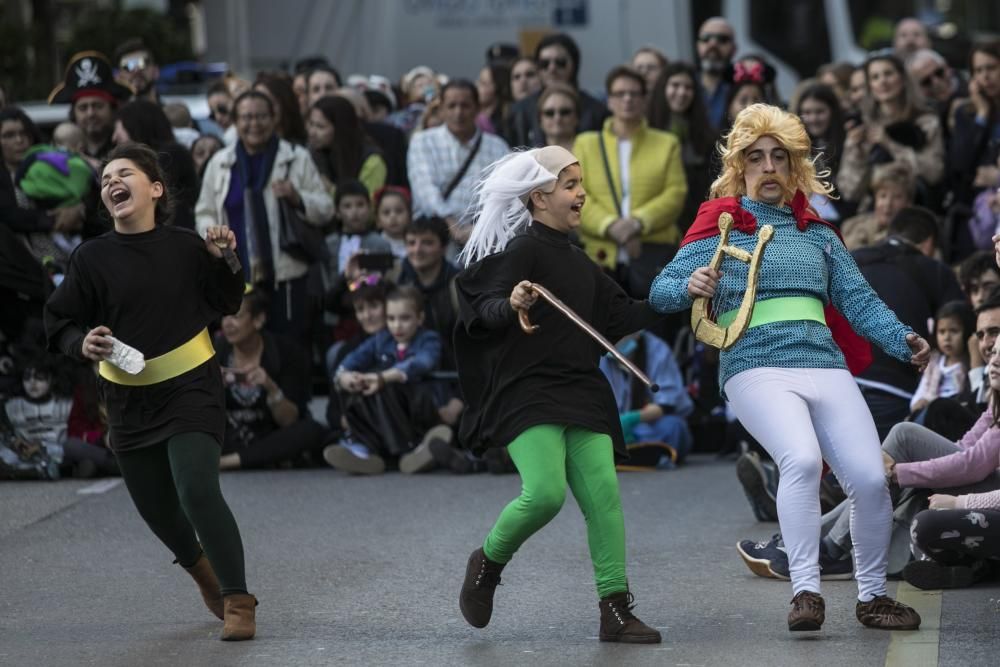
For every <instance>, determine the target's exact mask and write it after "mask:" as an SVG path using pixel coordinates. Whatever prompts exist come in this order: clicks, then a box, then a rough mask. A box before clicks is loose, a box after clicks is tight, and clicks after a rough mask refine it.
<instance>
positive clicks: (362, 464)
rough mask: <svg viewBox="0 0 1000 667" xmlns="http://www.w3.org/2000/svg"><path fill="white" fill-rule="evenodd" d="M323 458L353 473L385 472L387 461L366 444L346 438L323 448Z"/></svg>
mask: <svg viewBox="0 0 1000 667" xmlns="http://www.w3.org/2000/svg"><path fill="white" fill-rule="evenodd" d="M323 460H325V461H326V462H327V463H328V464H330V465H331V466H333V467H334V468H336V469H337V470H342V471H344V472H346V473H350V474H352V475H379V474H382V473H383V472H385V461H383V460H382V457H381V456H378V455H376V454H374V453H373V452H372V451H371V450H369V449H368V448H367V447H365V446H364V445H361V444H358V443H356V442H352V441H350V440H344V441H342V442H341V443H340V444H336V445H330V446H328V447H326V448H325V449H324V450H323Z"/></svg>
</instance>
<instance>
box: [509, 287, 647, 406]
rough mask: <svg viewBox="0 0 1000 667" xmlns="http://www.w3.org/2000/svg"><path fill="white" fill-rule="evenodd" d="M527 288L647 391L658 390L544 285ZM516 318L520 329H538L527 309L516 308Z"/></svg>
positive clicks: (526, 331) (531, 330)
mask: <svg viewBox="0 0 1000 667" xmlns="http://www.w3.org/2000/svg"><path fill="white" fill-rule="evenodd" d="M528 289H530V290H531V291H533V292H535V293H537V294H538V295H539V296H540V297H542V298H543V299H545V300H546V301H548V302H549V304H551V305H552V307H553V308H555V309H556V310H558V311H559V312H560V313H562V314H563V315H565V316H566V317H568V318H569V319H570V320H571V321H572V322H573V323H574V324H576V325H577V326H578V327H580V328H581V329H583V330H584V331H586V332H587V333H588V334H589V335H590V337H591V338H593V339H594V340H596V341H597V342H598V343H600V344H601V346H602V347H603V348H604V349H605V350H607V351H608V352H610V353H611V356H613V357H614V358H615V359H616V360H617V361H618V363H620V364H621V365H622V366H624V367H625V368H626V369H627V370H628V371H629V372H630V373H632V375H634V376H636V377H637V378H639V380H641V381H642V383H643V384H644V385H646V386H647V387H649V391H651V392H653V393H654V394H655V393H656V392H658V391H660V385H658V384H656V383H654V382H653V381H652V380H650V379H649V378H648V377H646V374H645V373H643V372H642V370H641V369H640V368H639V367H638V366H636V365H635V364H633V363H632V362H631V361H629V359H628V358H627V357H626V356H625V355H623V354H622V353H621V352H619V351H618V349H617V348H616V347H615V346H614V345H612V344H611V343H610V342H609V341H608V339H607V338H605V337H604V336H602V335H601V334H600V332H598V331H597V329H595V328H594V327H592V326H590V324H589V323H588V322H587V321H586V320H584V319H583V318H582V317H580V316H579V315H577V314H576V313H575V312H574V311H573V309H572V308H570V307H569V306H567V305H566V304H565V303H563V302H562V301H560V300H559V298H558V297H556V296H555V295H554V294H552V292H550V291H548V290H547V289H545V288H544V287H542V286H541V285H539V284H537V283H532V284H531V287H530V288H528ZM517 319H518V321H519V322H520V323H521V329H523V330H524V333H526V334H533V333H535V331H537V330H538V325H537V324H532V323H531V320H530V319H528V311H526V310H518V311H517Z"/></svg>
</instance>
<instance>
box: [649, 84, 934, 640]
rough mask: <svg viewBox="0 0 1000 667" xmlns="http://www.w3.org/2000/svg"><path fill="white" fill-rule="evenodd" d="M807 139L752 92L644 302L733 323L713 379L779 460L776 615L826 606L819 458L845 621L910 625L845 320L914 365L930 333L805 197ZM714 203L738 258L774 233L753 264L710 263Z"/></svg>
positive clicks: (812, 184) (860, 352)
mask: <svg viewBox="0 0 1000 667" xmlns="http://www.w3.org/2000/svg"><path fill="white" fill-rule="evenodd" d="M810 148H811V142H810V139H809V135H808V134H806V130H805V127H804V126H803V125H802V121H801V120H799V119H798V117H796V116H794V115H792V114H789V113H787V112H784V111H782V110H781V109H779V108H777V107H774V106H769V105H765V104H753V105H751V106H749V107H747V108H746V109H744V110H743V111H741V112H740V113H739V115H738V116H737V117H736V120H735V122H734V124H733V128H732V131H731V132H730V133H729V134H728V135H727V137H726V146H725V149H724V150H723V151H722V152H721V156H720V157H721V162H722V173H721V174H720V175H719V177H718V178H717V179H716V180H715V182H714V183H712V188H711V192H710V197H711V198H710V199H709V201H707V202H705V203H704V204H703V205H702V207H701V209H700V210H699V212H698V217H697V218H696V219H695V221H694V224H693V225H692V226H691V228H690V229H689V230H688V232H687V235H686V236H685V237H684V240H683V241H682V242H681V248H680V250H678V252H677V256H676V257H674V259H673V261H671V262H670V264H668V265H667V267H666V268H664V269H663V272H662V273H661V274H660V275H659V276H658V277H657V278H656V280H655V281H654V282H653V287H652V289H651V291H650V296H649V302H650V305H651V306H653V308H654V309H656V310H657V311H659V312H667V313H669V312H678V311H682V310H686V309H687V308H690V307H691V306H692V303H693V301H694V299H696V298H706V299H712V300H713V303H712V306H713V309H714V312H717V313H719V314H718V315H717V317H716V318H715V319H716V321H717V322H718V326H720V327H724V328H725V329H726V331H725V332H724V333H725V336H726V338H728V337H729V335H730V334H733V335H734V336H735V339H734V340H733V341H732V342H731V343H729V344H727V345H725V349H721V350H720V353H719V386H720V387H722V388H723V396H724V397H725V398H726V399H727V400H728V401H729V404H730V405H731V407H732V409H733V412H734V413H735V414H736V416H737V417H738V418H739V420H740V421H741V422H742V423H743V426H744V427H745V428H746V429H747V431H748V432H749V433H750V434H751V435H752V436H753V437H754V438H755V439H756V440H757V442H759V443H760V444H761V446H762V447H763V448H764V449H765V450H767V452H768V454H770V455H771V458H772V459H774V461H775V462H776V463H777V464H778V470H779V472H780V475H781V482H780V486H779V487H778V494H777V508H778V521H779V523H780V525H781V534H782V537H783V538H784V542H785V547H786V549H787V553H788V562H789V568H790V578H791V582H792V590H793V595H794V597H793V598H792V608H791V610H790V613H789V614H788V629H789V630H791V631H815V630H819V629H820V628H821V627H822V625H823V622H824V620H825V617H826V612H825V602H824V600H823V598H822V596H821V595H820V565H819V543H818V540H817V539H816V536H817V535H818V534H819V530H820V500H819V485H820V474H821V470H822V462H823V460H824V459H825V460H826V462H827V463H828V464H829V465H830V466H831V467H832V469H833V471H834V473H835V474H836V475H837V478H838V479H839V480H840V481H841V483H842V485H843V487H844V489H845V491H846V492H847V495H848V498H849V500H850V505H851V519H852V521H851V524H852V525H851V528H852V531H851V538H852V540H853V542H854V556H855V560H856V562H857V567H856V572H855V578H856V579H857V582H858V598H857V605H856V607H855V610H856V611H855V613H856V616H857V619H858V621H860V622H861V623H862V624H863V625H865V626H867V627H871V628H881V629H886V630H902V629H907V630H916V629H917V628H918V627H919V626H920V616H919V614H917V612H916V611H914V610H913V609H911V608H909V607H907V606H906V605H904V604H901V603H899V602H897V601H895V600H893V599H892V598H890V597H888V590H887V587H886V564H887V554H888V548H889V531H890V528H891V526H892V504H891V502H890V499H889V490H888V488H887V486H886V481H885V477H884V476H883V472H882V461H881V456H880V455H879V439H878V432H877V431H876V429H875V423H874V421H873V420H872V416H871V413H870V412H869V410H868V406H866V405H865V402H864V399H863V398H862V396H861V392H860V391H859V390H858V386H857V384H856V383H855V381H854V378H853V377H852V376H851V373H850V372H849V370H848V369H849V368H850V369H853V370H854V371H855V372H859V371H860V370H862V369H863V368H864V365H865V362H866V361H870V349H867V343H866V342H865V341H864V340H863V339H859V338H858V334H860V335H863V336H865V337H867V338H868V339H869V340H871V341H874V342H876V343H878V345H879V347H881V348H882V349H883V350H884V351H885V352H886V353H887V354H889V355H890V356H892V357H894V358H896V359H898V360H899V361H902V362H910V363H912V364H914V365H915V366H917V367H918V368H921V369H922V368H923V367H924V366H925V365H926V364H927V361H928V358H929V357H930V346H929V345H928V344H927V341H926V340H924V339H923V338H921V337H920V336H919V335H917V334H916V333H915V332H914V331H913V330H912V329H911V328H910V327H908V326H906V325H905V324H903V323H901V322H900V321H899V319H898V318H897V317H896V315H895V314H894V313H893V312H892V311H891V310H889V308H888V307H887V306H886V305H885V303H884V302H882V300H881V299H879V297H878V295H877V294H876V293H875V291H874V290H873V289H872V288H871V286H870V285H869V284H868V282H867V281H866V280H865V278H864V276H863V275H862V274H861V272H860V271H859V270H858V266H857V264H856V263H855V261H854V259H853V258H852V257H851V255H850V254H849V253H848V252H847V248H845V247H844V244H843V242H842V241H841V240H840V237H839V236H838V234H837V230H836V227H834V226H832V225H830V224H829V223H828V222H826V221H824V220H822V219H821V218H820V217H819V216H817V215H816V213H815V211H813V210H812V209H811V208H810V207H809V197H810V196H811V195H812V194H814V193H817V192H818V193H823V194H828V193H829V192H830V191H831V190H832V189H833V186H832V185H830V184H829V183H826V182H823V181H822V180H820V177H819V176H818V175H817V174H816V167H815V165H814V164H813V162H812V160H811V159H810V157H811V153H810ZM724 213H728V214H729V216H731V219H730V221H729V224H731V225H732V233H731V234H729V235H728V244H729V245H730V246H733V247H736V248H738V249H739V250H740V251H742V253H741V255H742V256H745V257H746V260H744V261H747V262H748V263H749V262H750V261H754V262H755V261H756V260H751V259H750V258H751V252H759V246H758V244H759V243H763V242H764V241H765V240H767V239H768V238H770V237H771V235H773V238H771V240H770V243H769V245H768V246H767V253H766V255H765V256H764V261H763V262H761V263H760V264H759V265H758V266H759V273H757V274H756V275H755V276H753V277H751V276H750V275H748V268H747V267H746V266H745V265H744V264H743V263H742V262H734V261H730V262H726V263H724V264H722V265H721V266H719V268H722V269H723V271H719V270H717V269H716V268H713V267H712V266H710V260H711V259H712V257H713V255H714V254H715V252H716V247H717V246H718V245H719V241H718V238H717V237H718V235H719V229H720V227H719V224H720V219H721V220H725V218H723V215H722V214H724ZM758 229H759V234H760V236H759V237H758ZM758 256H759V255H758ZM754 279H755V280H754ZM754 283H756V285H754ZM748 285H750V286H752V287H751V288H750V289H751V291H749V293H748V294H747V296H744V294H745V293H746V292H747V291H748ZM746 298H752V299H753V300H754V301H753V304H754V305H753V311H752V315H751V316H750V317H749V322H746V327H745V329H744V330H743V333H742V334H740V333H736V332H735V331H733V330H731V329H730V326H729V325H730V323H734V324H733V326H734V327H735V326H737V325H736V324H735V321H736V318H737V316H738V311H737V307H738V306H739V304H740V302H741V301H742V300H744V299H746ZM831 306H832V307H831ZM740 311H742V309H740ZM838 311H840V312H838ZM841 313H843V314H841ZM739 314H740V315H744V317H745V316H746V315H745V314H744V313H743V312H739ZM845 318H846V320H847V321H846V322H845V321H844V319H845ZM848 323H849V324H850V327H846V326H845V325H846V324H848ZM699 324H701V322H699ZM851 329H853V331H852V330H851ZM855 331H856V332H858V334H855V333H854V332H855ZM717 346H718V347H720V348H721V347H723V344H717ZM866 353H867V355H868V358H867V359H865V358H864V357H865V356H866Z"/></svg>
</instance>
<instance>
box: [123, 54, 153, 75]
mask: <svg viewBox="0 0 1000 667" xmlns="http://www.w3.org/2000/svg"><path fill="white" fill-rule="evenodd" d="M147 64H148V63H147V61H146V58H144V57H143V56H138V57H136V58H122V60H121V62H119V63H118V67H120V68H121V69H123V70H125V71H126V72H138V71H139V70H141V69H145V68H146V65H147Z"/></svg>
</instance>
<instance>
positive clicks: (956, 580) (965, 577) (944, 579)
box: [903, 560, 989, 591]
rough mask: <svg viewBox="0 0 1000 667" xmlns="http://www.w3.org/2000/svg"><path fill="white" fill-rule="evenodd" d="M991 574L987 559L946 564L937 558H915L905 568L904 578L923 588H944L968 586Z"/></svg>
mask: <svg viewBox="0 0 1000 667" xmlns="http://www.w3.org/2000/svg"><path fill="white" fill-rule="evenodd" d="M987 574H989V565H988V564H987V563H986V561H983V560H977V561H974V562H973V563H972V564H971V565H945V564H944V563H939V562H937V561H935V560H914V561H910V562H909V563H907V564H906V567H904V568H903V579H904V580H906V582H907V583H908V584H911V585H913V586H915V587H917V588H920V589H923V590H925V591H926V590H937V589H942V588H967V587H969V586H972V585H973V584H974V583H976V582H977V581H981V580H982V579H984V578H985V577H986V575H987Z"/></svg>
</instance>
